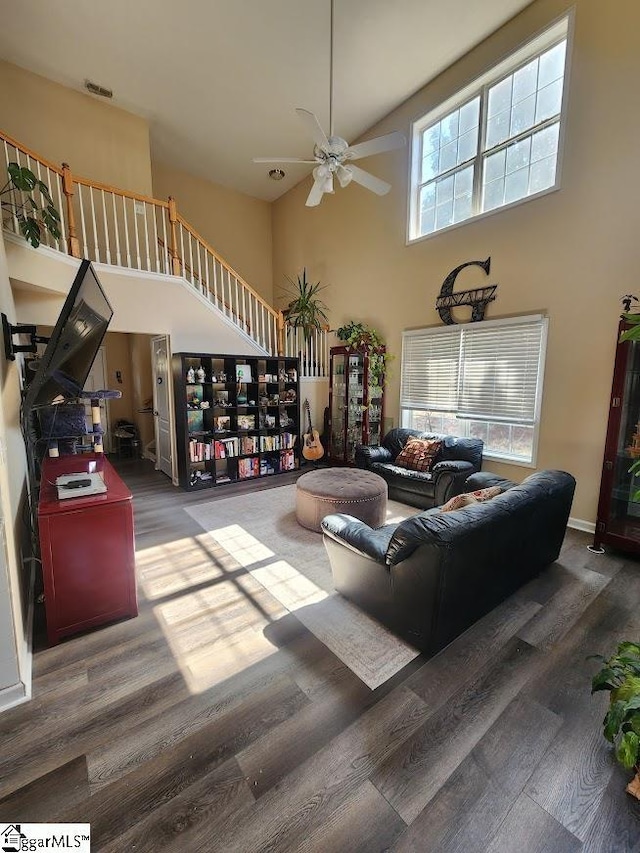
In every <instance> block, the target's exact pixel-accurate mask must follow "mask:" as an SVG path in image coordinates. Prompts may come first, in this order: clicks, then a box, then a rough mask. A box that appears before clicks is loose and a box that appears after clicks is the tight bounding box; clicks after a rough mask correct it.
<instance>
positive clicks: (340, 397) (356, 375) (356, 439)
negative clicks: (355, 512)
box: [328, 347, 384, 465]
mask: <svg viewBox="0 0 640 853" xmlns="http://www.w3.org/2000/svg"><path fill="white" fill-rule="evenodd" d="M378 352H379V354H383V353H384V347H381V348H380V349H379V351H378ZM371 359H372V356H371V355H370V354H369V352H368V351H367V350H355V349H351V348H350V347H332V348H331V350H330V366H329V382H330V384H329V419H330V430H329V451H328V457H329V461H330V462H331V463H332V464H334V465H353V464H354V462H355V449H356V446H357V445H358V444H364V445H367V446H374V445H378V444H380V439H381V429H382V423H383V416H384V383H382V384H378V382H377V381H376V379H375V377H374V372H373V371H372V365H371Z"/></svg>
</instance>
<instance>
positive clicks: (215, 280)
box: [213, 255, 220, 308]
mask: <svg viewBox="0 0 640 853" xmlns="http://www.w3.org/2000/svg"><path fill="white" fill-rule="evenodd" d="M217 263H218V262H217V260H216V258H215V255H214V256H213V297H214V301H215V304H216V306H217V307H218V308H219V307H220V300H219V299H218V267H217Z"/></svg>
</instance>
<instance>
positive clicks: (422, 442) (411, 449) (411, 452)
mask: <svg viewBox="0 0 640 853" xmlns="http://www.w3.org/2000/svg"><path fill="white" fill-rule="evenodd" d="M441 447H442V442H441V441H438V440H437V439H432V440H430V439H426V438H410V439H409V441H407V443H406V444H405V446H404V447H403V448H402V450H401V451H400V453H399V454H398V455H397V457H396V461H395V464H396V465H398V466H399V467H400V468H407V469H408V470H409V471H423V472H425V471H430V470H431V466H432V465H433V462H434V460H435V458H436V455H437V454H438V452H439V450H440V448H441Z"/></svg>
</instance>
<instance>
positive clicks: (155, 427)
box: [149, 335, 178, 486]
mask: <svg viewBox="0 0 640 853" xmlns="http://www.w3.org/2000/svg"><path fill="white" fill-rule="evenodd" d="M160 341H164V342H165V343H166V349H167V377H166V382H167V407H168V413H167V414H168V421H169V442H170V445H171V482H172V483H173V485H174V486H177V485H178V472H177V466H176V453H175V448H176V432H175V418H174V409H173V382H172V381H171V338H170V336H169V335H154V336H153V337H152V338H151V340H150V342H149V345H150V346H151V380H152V383H153V431H154V436H155V441H156V461H155V469H156V471H160V470H161V469H160V437H159V429H158V415H157V414H156V413H157V411H158V398H157V392H156V389H157V387H158V370H157V364H156V357H155V345H156V343H158V342H160ZM163 473H166V472H163Z"/></svg>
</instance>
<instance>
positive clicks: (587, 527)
mask: <svg viewBox="0 0 640 853" xmlns="http://www.w3.org/2000/svg"><path fill="white" fill-rule="evenodd" d="M567 527H572V528H573V529H574V530H582V531H583V532H584V533H591V534H592V535H593V534H594V533H595V532H596V525H595V522H593V521H583V520H582V519H581V518H570V519H569V521H568V522H567Z"/></svg>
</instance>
